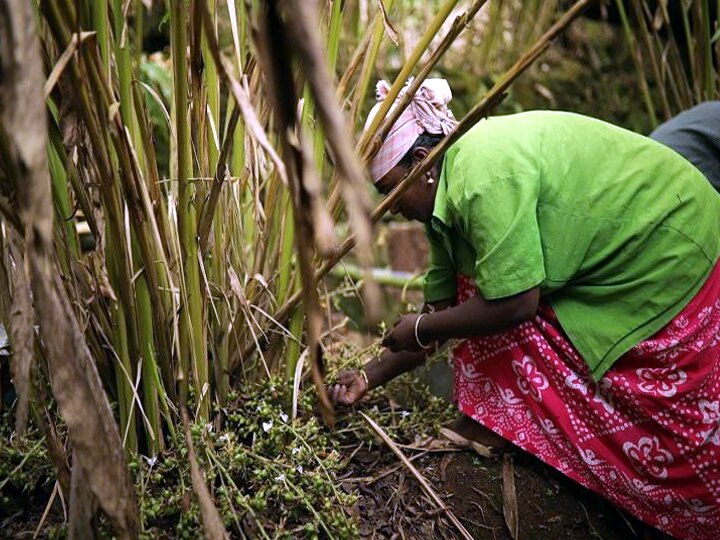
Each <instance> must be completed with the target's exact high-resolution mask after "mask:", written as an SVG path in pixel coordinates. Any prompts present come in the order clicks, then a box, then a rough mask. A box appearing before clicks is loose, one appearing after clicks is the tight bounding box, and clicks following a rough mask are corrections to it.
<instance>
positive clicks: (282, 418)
mask: <svg viewBox="0 0 720 540" xmlns="http://www.w3.org/2000/svg"><path fill="white" fill-rule="evenodd" d="M280 420H282V421H283V422H285V423H286V424H287V421H288V415H287V414H285V413H284V412H281V413H280Z"/></svg>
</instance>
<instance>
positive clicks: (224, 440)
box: [218, 433, 230, 444]
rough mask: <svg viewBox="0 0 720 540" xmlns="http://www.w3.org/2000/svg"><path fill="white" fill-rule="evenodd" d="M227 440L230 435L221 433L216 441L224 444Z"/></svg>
mask: <svg viewBox="0 0 720 540" xmlns="http://www.w3.org/2000/svg"><path fill="white" fill-rule="evenodd" d="M229 440H230V435H228V434H227V433H223V434H222V435H220V437H218V441H219V442H221V443H222V444H225V443H226V442H228V441H229Z"/></svg>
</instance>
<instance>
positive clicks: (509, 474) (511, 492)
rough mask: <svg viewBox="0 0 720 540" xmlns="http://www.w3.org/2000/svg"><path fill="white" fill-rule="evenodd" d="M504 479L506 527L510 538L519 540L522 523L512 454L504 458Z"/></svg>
mask: <svg viewBox="0 0 720 540" xmlns="http://www.w3.org/2000/svg"><path fill="white" fill-rule="evenodd" d="M502 478H503V488H502V493H503V517H504V518H505V525H507V528H508V531H510V536H511V537H512V538H513V540H517V538H518V532H519V528H520V523H519V516H518V504H517V495H516V493H515V467H514V465H513V461H512V456H511V455H510V454H505V455H504V456H503V472H502Z"/></svg>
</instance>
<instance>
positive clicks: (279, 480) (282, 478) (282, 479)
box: [275, 473, 285, 482]
mask: <svg viewBox="0 0 720 540" xmlns="http://www.w3.org/2000/svg"><path fill="white" fill-rule="evenodd" d="M275 481H276V482H284V481H285V473H282V474H281V475H280V476H276V477H275Z"/></svg>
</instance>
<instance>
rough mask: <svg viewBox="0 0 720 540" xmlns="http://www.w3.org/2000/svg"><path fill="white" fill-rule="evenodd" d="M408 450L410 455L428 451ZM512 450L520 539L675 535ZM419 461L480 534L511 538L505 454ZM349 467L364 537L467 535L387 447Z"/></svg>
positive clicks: (630, 539) (360, 455)
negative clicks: (505, 506)
mask: <svg viewBox="0 0 720 540" xmlns="http://www.w3.org/2000/svg"><path fill="white" fill-rule="evenodd" d="M404 452H405V454H406V456H408V457H410V458H412V457H413V455H417V454H421V453H422V452H421V451H413V450H408V449H405V450H404ZM509 455H510V458H511V460H512V462H513V465H514V481H515V488H516V495H517V505H518V516H519V538H522V539H537V540H560V539H579V538H596V539H606V540H608V539H612V540H624V539H627V540H634V539H645V538H647V539H651V538H657V539H660V538H669V537H666V536H663V535H662V534H661V533H659V531H655V530H654V529H651V528H650V527H647V526H645V525H643V524H642V523H640V522H639V521H637V520H636V519H635V518H633V517H632V516H629V515H628V514H626V513H625V512H623V511H621V510H619V509H617V508H616V507H615V506H613V505H612V504H610V503H609V502H608V501H606V500H605V499H603V498H602V497H600V496H598V495H596V494H594V493H592V492H590V491H589V490H587V489H585V488H583V487H582V486H580V485H578V484H577V483H575V482H573V481H572V480H570V479H568V478H567V477H565V476H564V475H562V474H561V473H559V472H557V471H556V470H554V469H552V468H551V467H549V466H547V465H545V464H544V463H542V462H541V461H539V460H538V459H536V458H534V457H533V456H530V455H529V454H526V453H525V452H522V451H521V450H519V449H514V450H510V451H509ZM414 464H415V466H416V467H417V468H418V469H419V470H420V472H421V473H422V474H423V475H424V476H425V478H426V479H427V480H429V481H430V483H431V484H432V485H433V487H434V489H435V490H436V492H437V493H438V494H439V495H440V496H441V498H442V499H443V500H444V501H445V503H446V505H447V507H448V508H449V509H450V510H451V511H452V512H453V513H454V514H455V515H456V516H457V517H458V518H459V520H460V521H461V522H462V523H463V525H464V526H465V527H466V528H467V530H468V531H470V533H471V534H472V535H473V537H474V538H477V539H479V540H480V539H488V540H490V539H492V540H505V539H510V538H511V536H510V533H509V530H508V528H507V525H506V524H505V519H504V517H503V496H502V489H503V480H502V471H503V458H502V457H501V456H498V457H493V458H485V457H480V456H477V455H475V454H474V453H472V452H470V451H455V452H449V451H445V452H443V451H433V452H430V453H427V454H425V455H423V456H421V457H419V458H417V459H416V460H415V461H414ZM350 469H351V470H352V473H351V476H350V477H349V478H348V479H347V480H345V484H346V485H347V487H348V488H349V489H350V488H354V489H357V490H358V491H359V493H360V501H359V503H358V508H357V513H358V518H359V520H360V532H361V534H362V536H363V538H393V539H395V538H407V539H411V538H412V539H434V538H461V536H460V535H459V534H458V533H457V530H456V528H455V527H454V526H453V524H452V523H451V521H450V520H449V519H448V518H447V517H446V515H445V513H444V511H443V510H441V509H438V508H437V505H435V504H434V503H432V502H431V501H430V499H429V498H428V497H427V496H426V495H425V494H424V493H423V491H422V489H421V488H420V485H419V483H418V482H417V481H416V480H415V478H414V477H413V476H412V474H411V473H410V472H409V471H408V469H407V468H406V467H404V466H402V465H399V460H398V459H397V458H396V456H395V455H394V454H393V453H392V452H390V451H389V450H388V449H387V448H385V447H381V446H378V447H375V448H373V449H370V450H368V449H362V450H360V451H357V453H356V454H355V456H354V457H353V459H352V462H351V465H350ZM390 470H392V471H393V472H392V473H391V474H387V472H388V471H390ZM378 477H380V478H379V480H375V478H378Z"/></svg>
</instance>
